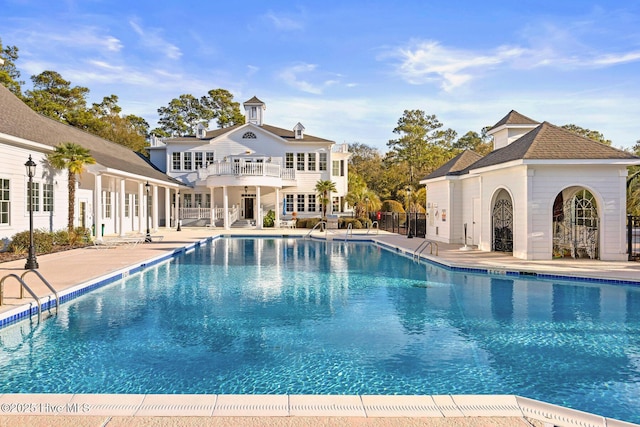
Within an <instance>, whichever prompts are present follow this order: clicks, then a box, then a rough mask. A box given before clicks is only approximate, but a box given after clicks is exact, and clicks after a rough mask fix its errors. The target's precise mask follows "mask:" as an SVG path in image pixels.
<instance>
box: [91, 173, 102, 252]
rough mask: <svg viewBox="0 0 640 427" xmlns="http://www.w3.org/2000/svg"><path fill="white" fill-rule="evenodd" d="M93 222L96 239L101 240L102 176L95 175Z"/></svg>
mask: <svg viewBox="0 0 640 427" xmlns="http://www.w3.org/2000/svg"><path fill="white" fill-rule="evenodd" d="M93 210H94V212H93V222H94V226H95V232H96V240H102V176H100V175H96V182H95V185H94V189H93Z"/></svg>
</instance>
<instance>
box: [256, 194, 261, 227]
mask: <svg viewBox="0 0 640 427" xmlns="http://www.w3.org/2000/svg"><path fill="white" fill-rule="evenodd" d="M256 211H257V212H258V214H257V215H256V229H258V230H262V203H261V201H260V186H259V185H256Z"/></svg>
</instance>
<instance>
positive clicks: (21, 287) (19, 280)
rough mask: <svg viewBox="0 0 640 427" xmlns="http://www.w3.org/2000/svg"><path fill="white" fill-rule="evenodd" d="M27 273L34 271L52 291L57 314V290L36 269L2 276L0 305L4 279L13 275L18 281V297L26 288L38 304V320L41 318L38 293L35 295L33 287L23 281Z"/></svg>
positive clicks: (1, 296) (58, 303) (2, 300)
mask: <svg viewBox="0 0 640 427" xmlns="http://www.w3.org/2000/svg"><path fill="white" fill-rule="evenodd" d="M29 273H35V274H36V275H37V276H38V277H39V278H40V280H41V281H42V283H44V284H45V285H46V286H47V288H49V289H50V290H51V292H53V295H54V297H55V300H56V314H58V307H60V298H59V296H58V291H56V290H55V288H54V287H53V286H51V283H49V282H48V281H47V279H45V278H44V277H43V276H42V274H40V272H39V271H37V270H27V271H25V272H24V273H22V275H20V276H18V275H17V274H15V273H11V274H7V275H6V276H4V277H3V278H2V280H0V306H1V305H2V304H3V303H4V281H5V280H7V279H8V278H9V277H14V278H15V279H16V280H17V281H18V282H19V283H20V299H22V298H24V290H25V289H26V290H27V292H29V294H30V295H31V296H32V297H33V299H34V300H36V304H37V305H38V322H40V321H41V320H42V303H41V302H40V298H38V295H36V293H35V292H34V291H33V289H31V288H30V287H29V285H27V283H26V282H25V281H24V277H25V276H26V275H27V274H29Z"/></svg>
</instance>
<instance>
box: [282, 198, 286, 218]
mask: <svg viewBox="0 0 640 427" xmlns="http://www.w3.org/2000/svg"><path fill="white" fill-rule="evenodd" d="M286 214H287V196H284V198H283V199H282V215H283V216H284V215H286Z"/></svg>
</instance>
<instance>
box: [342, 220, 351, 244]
mask: <svg viewBox="0 0 640 427" xmlns="http://www.w3.org/2000/svg"><path fill="white" fill-rule="evenodd" d="M349 230H351V237H353V223H352V222H350V223H349V224H347V231H346V232H345V233H344V241H345V242H346V241H347V239H348V238H349Z"/></svg>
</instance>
